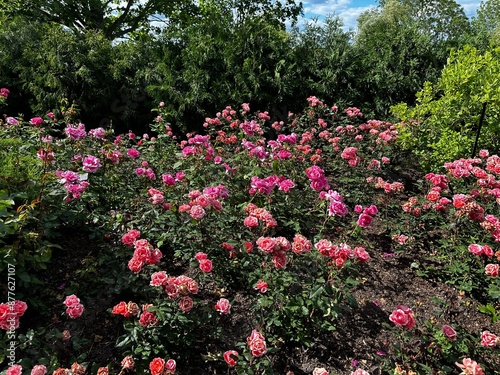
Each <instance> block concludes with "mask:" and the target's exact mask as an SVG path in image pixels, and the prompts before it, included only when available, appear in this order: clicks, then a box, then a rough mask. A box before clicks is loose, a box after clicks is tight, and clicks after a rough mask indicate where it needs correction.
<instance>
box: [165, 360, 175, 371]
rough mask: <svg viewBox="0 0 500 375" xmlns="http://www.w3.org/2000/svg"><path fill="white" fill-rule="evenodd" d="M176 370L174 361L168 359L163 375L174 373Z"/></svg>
mask: <svg viewBox="0 0 500 375" xmlns="http://www.w3.org/2000/svg"><path fill="white" fill-rule="evenodd" d="M176 368H177V363H176V362H175V360H173V359H169V360H168V361H167V362H166V363H165V374H168V373H174V372H175V369H176Z"/></svg>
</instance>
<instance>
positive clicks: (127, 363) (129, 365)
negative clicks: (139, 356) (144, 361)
mask: <svg viewBox="0 0 500 375" xmlns="http://www.w3.org/2000/svg"><path fill="white" fill-rule="evenodd" d="M134 366H135V362H134V359H133V358H132V357H131V356H129V355H128V356H126V357H125V358H123V360H122V368H124V369H125V370H133V369H134Z"/></svg>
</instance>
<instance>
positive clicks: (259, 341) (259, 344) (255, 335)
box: [247, 329, 267, 357]
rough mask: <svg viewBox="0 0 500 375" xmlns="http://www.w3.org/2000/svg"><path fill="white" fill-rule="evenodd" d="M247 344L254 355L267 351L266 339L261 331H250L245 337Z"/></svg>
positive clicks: (260, 355)
mask: <svg viewBox="0 0 500 375" xmlns="http://www.w3.org/2000/svg"><path fill="white" fill-rule="evenodd" d="M247 344H248V346H249V347H250V352H251V353H252V355H253V356H254V357H262V356H263V355H264V354H266V353H267V345H266V339H265V338H264V336H263V335H262V333H260V332H259V331H257V330H255V329H254V330H253V331H252V333H251V334H250V336H248V337H247Z"/></svg>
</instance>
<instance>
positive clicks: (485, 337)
mask: <svg viewBox="0 0 500 375" xmlns="http://www.w3.org/2000/svg"><path fill="white" fill-rule="evenodd" d="M499 343H500V337H499V336H497V335H495V334H493V333H491V332H490V331H483V333H481V345H482V346H488V347H490V348H494V347H495V346H497V345H498V344H499Z"/></svg>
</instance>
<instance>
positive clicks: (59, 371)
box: [52, 367, 71, 375]
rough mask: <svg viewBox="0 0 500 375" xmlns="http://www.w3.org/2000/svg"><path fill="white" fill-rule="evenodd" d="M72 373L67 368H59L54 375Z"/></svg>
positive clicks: (68, 374)
mask: <svg viewBox="0 0 500 375" xmlns="http://www.w3.org/2000/svg"><path fill="white" fill-rule="evenodd" d="M70 374H71V373H70V371H69V369H67V368H61V367H59V368H58V369H57V370H55V371H54V372H53V373H52V375H70Z"/></svg>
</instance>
